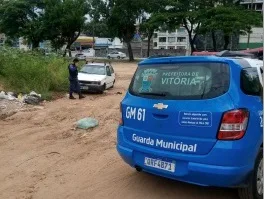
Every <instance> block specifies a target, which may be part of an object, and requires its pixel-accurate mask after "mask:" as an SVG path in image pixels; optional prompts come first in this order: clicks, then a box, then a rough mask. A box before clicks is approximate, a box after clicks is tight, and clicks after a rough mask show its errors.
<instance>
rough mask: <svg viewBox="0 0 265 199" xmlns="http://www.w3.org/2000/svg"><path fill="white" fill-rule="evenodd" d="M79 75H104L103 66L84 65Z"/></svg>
mask: <svg viewBox="0 0 265 199" xmlns="http://www.w3.org/2000/svg"><path fill="white" fill-rule="evenodd" d="M80 73H86V74H93V75H105V74H106V73H105V66H97V65H85V66H84V67H83V68H82V69H81V70H80Z"/></svg>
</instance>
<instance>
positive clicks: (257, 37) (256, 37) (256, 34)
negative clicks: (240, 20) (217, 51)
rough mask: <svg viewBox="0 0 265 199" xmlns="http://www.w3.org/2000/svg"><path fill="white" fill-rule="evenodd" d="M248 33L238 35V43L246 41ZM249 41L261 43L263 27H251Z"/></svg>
mask: <svg viewBox="0 0 265 199" xmlns="http://www.w3.org/2000/svg"><path fill="white" fill-rule="evenodd" d="M247 41H248V35H240V37H239V43H247ZM249 43H263V28H252V33H251V34H250V41H249Z"/></svg>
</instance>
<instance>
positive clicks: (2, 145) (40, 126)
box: [0, 63, 237, 199]
mask: <svg viewBox="0 0 265 199" xmlns="http://www.w3.org/2000/svg"><path fill="white" fill-rule="evenodd" d="M113 66H114V69H115V70H116V73H117V81H116V85H115V88H114V89H112V90H109V91H107V92H106V93H104V94H103V95H88V96H87V97H86V98H85V99H84V100H75V101H70V100H68V99H67V98H64V99H59V100H56V101H53V102H49V103H46V104H45V105H44V108H43V109H37V110H31V111H28V112H19V113H17V114H15V115H13V116H11V117H8V118H6V119H5V120H0V198H3V199H7V198H17V199H21V198H27V199H35V198H38V199H41V198H45V199H46V198H52V199H53V198H56V199H57V198H58V199H62V198H71V199H72V198H78V199H83V198H84V199H86V198H88V199H94V198H95V199H101V198H103V199H109V198H113V199H114V198H115V199H120V198H125V199H127V198H128V199H130V198H132V199H135V198H138V199H142V198H143V199H161V198H166V199H171V198H172V199H237V193H236V191H235V190H230V189H219V188H205V187H199V186H194V185H189V184H185V183H181V182H177V181H172V180H168V179H164V178H160V177H157V176H152V175H149V174H145V173H138V172H136V171H135V170H134V169H132V168H130V167H129V166H128V165H126V164H125V163H124V162H123V161H122V160H121V158H120V157H119V155H118V153H117V152H116V149H115V146H116V128H117V124H118V121H119V102H120V101H121V100H122V98H123V96H124V94H125V92H126V89H127V87H128V84H129V82H130V79H131V76H132V74H133V72H134V71H135V68H136V64H126V63H116V64H113ZM117 92H122V95H121V94H117ZM88 116H89V117H94V118H96V119H98V120H99V127H97V128H95V129H93V130H89V131H83V130H75V129H74V127H75V125H74V123H75V122H76V121H77V120H79V119H81V118H83V117H88Z"/></svg>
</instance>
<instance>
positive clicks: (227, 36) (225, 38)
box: [224, 35, 230, 50]
mask: <svg viewBox="0 0 265 199" xmlns="http://www.w3.org/2000/svg"><path fill="white" fill-rule="evenodd" d="M229 40H230V38H229V35H225V36H224V42H225V44H224V50H228V45H229Z"/></svg>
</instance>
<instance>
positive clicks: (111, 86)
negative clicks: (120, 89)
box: [110, 80, 115, 88]
mask: <svg viewBox="0 0 265 199" xmlns="http://www.w3.org/2000/svg"><path fill="white" fill-rule="evenodd" d="M114 84H115V80H114V81H113V85H112V86H111V87H110V88H114Z"/></svg>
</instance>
